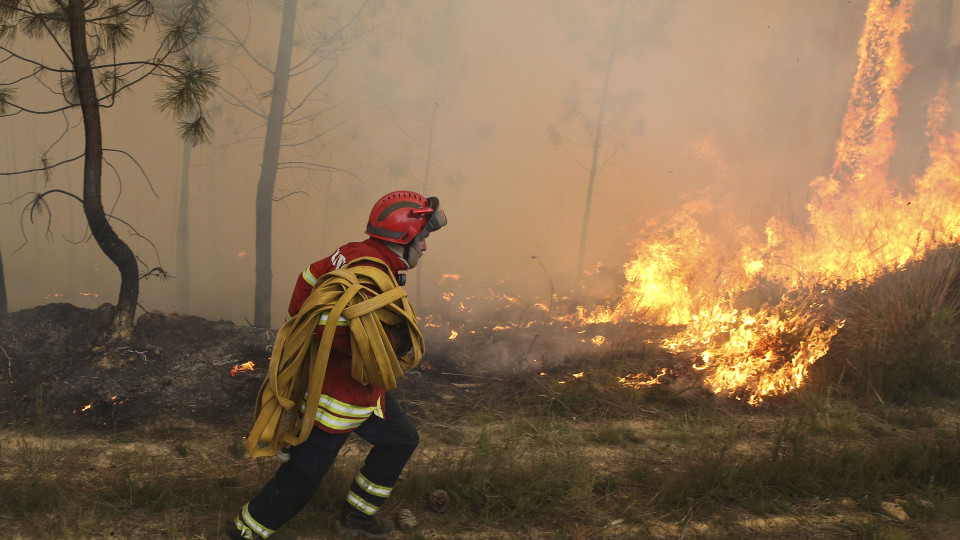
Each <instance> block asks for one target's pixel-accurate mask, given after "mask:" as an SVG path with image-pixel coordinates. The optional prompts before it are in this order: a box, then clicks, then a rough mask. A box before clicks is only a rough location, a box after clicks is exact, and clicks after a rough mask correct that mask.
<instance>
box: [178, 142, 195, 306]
mask: <svg viewBox="0 0 960 540" xmlns="http://www.w3.org/2000/svg"><path fill="white" fill-rule="evenodd" d="M192 153H193V143H191V142H189V141H183V161H182V167H181V169H180V200H179V201H178V202H177V274H176V277H177V311H179V312H180V313H189V312H190V157H191V155H192Z"/></svg>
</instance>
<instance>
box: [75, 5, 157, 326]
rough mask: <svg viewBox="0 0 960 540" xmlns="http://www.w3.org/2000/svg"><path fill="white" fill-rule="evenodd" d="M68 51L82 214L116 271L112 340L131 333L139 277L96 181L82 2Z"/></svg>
mask: <svg viewBox="0 0 960 540" xmlns="http://www.w3.org/2000/svg"><path fill="white" fill-rule="evenodd" d="M67 13H68V16H69V19H70V20H69V24H70V50H71V54H72V56H73V68H74V74H75V76H76V83H77V93H78V95H79V99H80V111H81V113H82V115H83V135H84V145H85V146H84V160H83V213H84V214H85V215H86V218H87V223H88V224H89V225H90V233H91V234H92V235H93V238H94V239H95V240H96V241H97V244H98V245H99V246H100V249H101V250H103V253H104V254H105V255H106V256H107V257H108V258H109V259H110V260H111V261H113V264H114V265H116V267H117V269H118V270H119V271H120V296H119V298H118V299H117V307H116V311H115V314H114V319H113V333H114V337H124V336H125V335H127V334H128V333H129V332H130V331H132V329H133V322H134V315H135V314H136V309H137V298H138V297H139V295H140V276H139V275H138V272H137V259H136V257H135V256H134V255H133V251H132V250H131V249H130V247H129V246H127V244H126V243H125V242H124V241H123V240H121V239H120V237H119V236H117V233H116V232H115V231H114V230H113V227H111V226H110V222H109V221H108V220H107V215H106V213H105V212H104V210H103V200H102V198H101V189H100V181H101V174H102V172H103V137H102V132H101V126H100V104H99V102H98V100H97V92H96V82H95V80H94V76H93V69H92V67H91V65H90V56H89V53H88V51H87V33H86V14H85V13H84V0H70V3H69V6H68V11H67Z"/></svg>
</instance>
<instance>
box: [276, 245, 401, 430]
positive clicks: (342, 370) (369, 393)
mask: <svg viewBox="0 0 960 540" xmlns="http://www.w3.org/2000/svg"><path fill="white" fill-rule="evenodd" d="M361 257H375V258H377V259H380V260H381V261H383V262H384V263H386V264H387V266H389V268H390V271H391V272H392V273H393V275H394V277H397V275H398V274H399V272H400V271H402V270H406V269H407V265H406V263H405V262H404V261H403V259H401V258H400V257H398V256H397V255H396V254H395V253H393V252H392V251H390V249H389V248H388V247H387V246H386V245H384V243H383V241H382V240H379V239H376V238H368V239H367V240H364V241H363V242H351V243H349V244H346V245H343V246H340V247H339V248H338V249H337V250H336V251H334V252H333V255H331V256H330V257H327V258H325V259H320V260H319V261H316V262H314V263H313V264H311V265H310V266H309V267H307V269H306V270H304V271H303V273H301V274H300V277H298V278H297V284H296V286H294V289H293V294H292V295H291V297H290V306H289V308H288V309H287V318H288V319H289V318H291V317H293V316H294V315H296V314H297V312H299V311H300V307H301V306H302V305H303V303H304V301H306V299H307V297H308V296H310V292H311V291H312V290H313V287H314V285H316V284H317V280H318V279H319V278H320V277H321V276H323V275H324V274H326V273H328V272H331V271H333V270H338V269H340V268H343V267H344V266H346V264H347V263H348V262H349V261H352V260H355V259H358V258H361ZM358 264H360V265H366V266H374V263H372V262H371V263H368V262H361V263H358ZM324 320H325V319H324ZM337 324H338V327H337V331H336V333H335V334H334V340H333V346H332V348H331V351H330V359H329V361H328V363H327V372H326V376H325V377H324V380H323V390H322V391H321V396H320V404H319V407H318V408H317V415H316V418H315V419H314V425H316V426H317V427H318V428H320V429H322V430H324V431H327V432H329V433H347V432H350V431H353V430H354V429H356V428H357V427H358V426H359V425H360V424H362V423H363V422H364V420H366V419H367V418H369V417H370V415H371V414H374V415H376V416H379V417H380V418H383V399H384V395H385V393H386V392H385V391H384V389H383V388H382V387H379V386H373V385H364V384H361V383H359V382H357V381H355V380H354V379H353V378H352V377H351V376H350V369H351V353H350V332H349V329H348V327H347V322H346V320H345V319H344V320H342V321H338V323H337ZM322 333H323V326H322V325H321V326H318V327H317V331H316V334H315V335H316V338H317V339H320V336H321V334H322ZM300 408H301V411H302V410H304V409H306V404H305V403H304V404H302V405H301V407H300Z"/></svg>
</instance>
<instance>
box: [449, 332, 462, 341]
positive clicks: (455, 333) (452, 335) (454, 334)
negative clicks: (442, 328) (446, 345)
mask: <svg viewBox="0 0 960 540" xmlns="http://www.w3.org/2000/svg"><path fill="white" fill-rule="evenodd" d="M458 335H460V333H459V332H457V331H456V330H451V331H450V337H448V338H447V339H448V340H451V341H452V340H454V339H457V336H458Z"/></svg>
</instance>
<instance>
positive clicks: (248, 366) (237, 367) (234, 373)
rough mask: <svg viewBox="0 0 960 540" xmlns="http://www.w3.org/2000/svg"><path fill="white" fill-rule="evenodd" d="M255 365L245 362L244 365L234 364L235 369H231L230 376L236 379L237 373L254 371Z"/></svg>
mask: <svg viewBox="0 0 960 540" xmlns="http://www.w3.org/2000/svg"><path fill="white" fill-rule="evenodd" d="M253 367H254V364H253V362H252V361H250V362H244V363H242V364H234V365H233V368H231V369H230V376H231V377H236V376H237V373H239V372H241V371H253Z"/></svg>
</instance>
